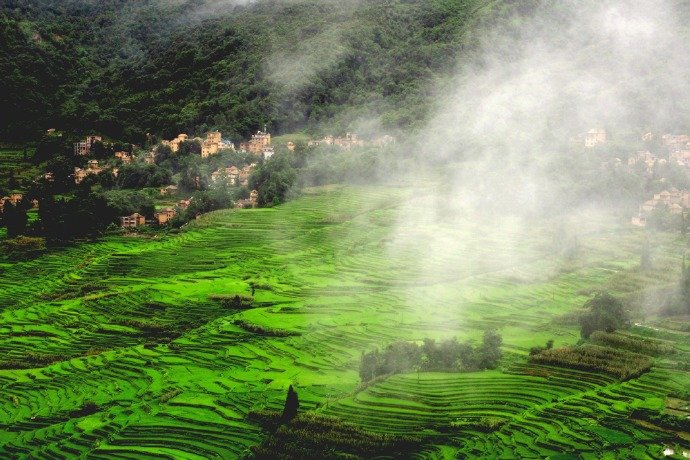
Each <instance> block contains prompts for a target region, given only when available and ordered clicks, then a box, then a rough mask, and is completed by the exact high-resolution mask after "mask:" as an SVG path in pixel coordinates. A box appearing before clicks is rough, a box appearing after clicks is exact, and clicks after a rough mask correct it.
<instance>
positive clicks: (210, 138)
mask: <svg viewBox="0 0 690 460" xmlns="http://www.w3.org/2000/svg"><path fill="white" fill-rule="evenodd" d="M220 148H221V133H220V131H211V132H210V133H208V134H206V139H205V140H203V141H202V142H201V157H202V158H208V157H209V156H210V155H215V154H216V153H218V151H219V150H220Z"/></svg>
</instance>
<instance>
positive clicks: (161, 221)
mask: <svg viewBox="0 0 690 460" xmlns="http://www.w3.org/2000/svg"><path fill="white" fill-rule="evenodd" d="M176 214H177V212H176V211H175V210H174V209H173V208H163V209H161V210H160V211H158V212H156V213H154V214H153V218H154V219H155V220H156V222H157V223H158V225H165V224H167V223H168V222H170V220H171V219H172V218H173V217H175V215H176Z"/></svg>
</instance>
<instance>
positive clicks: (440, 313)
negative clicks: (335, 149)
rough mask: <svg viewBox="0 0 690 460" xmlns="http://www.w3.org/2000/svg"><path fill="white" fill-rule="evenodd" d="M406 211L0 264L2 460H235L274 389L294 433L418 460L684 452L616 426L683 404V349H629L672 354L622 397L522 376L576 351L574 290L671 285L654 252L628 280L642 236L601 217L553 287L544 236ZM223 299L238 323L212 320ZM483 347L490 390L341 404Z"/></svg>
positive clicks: (427, 384) (670, 246)
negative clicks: (380, 374)
mask: <svg viewBox="0 0 690 460" xmlns="http://www.w3.org/2000/svg"><path fill="white" fill-rule="evenodd" d="M405 203H407V201H406V192H405V191H403V190H398V189H393V188H379V187H361V188H340V187H329V188H322V189H314V190H308V191H307V192H306V193H305V194H304V196H302V197H301V198H299V199H297V200H295V201H293V202H290V203H288V204H286V205H283V206H279V207H277V208H273V209H253V210H243V211H236V210H226V211H219V212H214V213H211V214H208V215H204V216H203V217H202V218H200V219H198V220H196V221H194V222H192V223H190V224H188V225H187V226H186V227H185V228H184V229H183V231H182V232H180V233H179V234H175V235H169V236H162V235H161V236H159V237H157V238H136V237H131V236H112V237H108V238H106V239H103V240H101V241H98V242H94V243H83V244H79V245H75V246H71V247H66V248H63V249H60V250H59V251H54V252H50V253H48V254H44V255H42V256H40V257H39V258H37V259H35V260H32V261H28V262H21V263H12V262H10V261H4V262H0V305H2V309H1V310H0V356H1V357H2V361H3V362H5V363H6V362H10V363H11V362H19V363H21V365H15V366H11V365H10V366H5V367H6V368H5V369H2V370H0V385H1V386H2V390H3V391H2V396H0V456H2V457H8V458H36V457H39V458H50V457H53V458H71V457H78V456H88V457H89V458H118V457H126V458H155V457H161V456H164V457H169V458H170V457H172V458H190V459H191V458H233V457H240V456H242V455H245V454H246V453H248V452H249V449H250V447H251V446H256V445H258V444H259V443H261V441H262V440H263V439H264V438H265V434H264V433H263V432H262V430H261V428H260V426H258V424H256V423H254V422H253V421H252V420H249V419H247V417H246V416H247V414H248V413H250V412H251V411H262V410H280V409H282V404H283V401H284V399H285V392H286V390H287V387H288V385H290V384H292V385H294V386H295V388H296V389H297V392H298V394H299V397H300V410H301V412H303V413H304V412H310V413H313V414H317V415H319V416H335V417H339V418H341V419H344V420H345V421H347V422H348V423H349V424H351V425H353V426H355V427H357V428H358V429H361V430H365V431H366V432H367V433H378V434H396V435H400V436H412V435H414V436H417V435H423V437H424V439H425V440H429V442H428V443H426V444H425V445H424V446H421V450H420V451H419V452H418V453H417V455H418V456H419V457H441V456H453V455H458V456H461V457H467V456H470V457H471V456H484V457H504V458H514V457H546V456H549V455H557V454H561V453H568V452H571V453H572V452H579V451H581V452H584V453H585V455H590V456H591V457H592V458H594V457H596V456H605V455H609V456H612V455H618V453H620V455H621V456H623V457H645V456H646V457H658V456H659V455H660V453H661V451H663V449H664V446H667V445H676V444H675V443H680V442H681V441H678V440H677V438H676V437H674V435H673V434H671V433H668V432H664V431H657V430H654V429H652V428H649V427H644V426H641V425H639V424H638V423H636V422H635V421H634V420H630V419H629V418H628V416H629V414H630V413H631V412H632V410H633V406H634V405H635V404H639V403H641V402H644V401H647V400H649V399H650V398H656V399H659V400H661V401H663V400H664V398H665V396H666V395H667V394H670V393H672V392H675V394H677V395H683V394H684V393H683V390H684V389H685V390H686V391H687V388H688V387H689V385H688V383H689V381H688V375H689V374H688V372H687V371H685V370H683V369H679V368H678V363H679V362H681V361H682V360H683V359H684V358H685V356H686V355H685V353H686V352H689V351H690V344H689V343H688V342H687V333H686V332H683V331H682V330H677V329H679V328H680V327H679V328H675V329H674V328H671V327H662V326H661V325H654V326H653V327H654V328H655V329H650V328H648V327H637V328H633V329H632V330H631V331H629V332H628V334H633V335H636V336H639V337H646V338H648V339H649V340H650V341H652V340H654V341H664V342H668V343H674V344H678V345H676V353H674V354H672V355H669V356H664V357H662V358H658V362H657V365H655V366H654V367H653V368H652V370H651V371H650V372H648V373H646V374H644V375H642V376H640V377H639V378H635V379H631V380H629V381H626V382H620V381H618V380H617V379H615V378H613V377H610V376H607V375H606V374H603V373H597V372H585V371H578V370H573V369H566V368H561V367H556V366H550V365H540V364H535V363H532V364H528V363H527V359H526V358H527V353H528V351H529V348H530V347H532V346H534V345H541V344H543V343H545V342H546V341H547V340H548V339H551V338H553V339H554V340H555V346H556V347H562V346H568V345H573V344H575V343H576V342H577V340H578V339H579V330H578V327H577V325H576V324H573V323H568V322H566V321H562V318H564V317H566V316H567V315H569V314H572V312H574V311H576V310H577V309H579V307H580V306H581V305H582V304H583V303H584V301H585V300H586V299H587V298H588V297H587V294H588V293H589V292H592V290H594V289H598V288H609V289H611V290H612V291H613V292H614V293H616V294H619V295H621V296H625V295H629V294H631V293H632V292H633V289H635V288H638V287H639V284H640V283H644V284H645V285H646V286H647V285H648V286H654V285H655V283H662V282H663V283H665V282H669V281H671V280H672V279H673V276H675V275H674V272H672V271H670V270H665V269H663V267H665V266H669V267H673V268H674V269H677V268H678V267H679V266H680V263H679V257H680V254H681V250H682V249H683V248H684V247H685V246H684V243H683V242H682V241H677V240H675V239H674V238H673V237H671V236H668V235H663V234H661V235H659V236H658V240H659V242H660V247H661V250H660V252H659V254H658V255H657V257H656V258H655V263H657V264H658V266H659V269H658V271H657V272H654V273H650V274H640V273H638V272H637V271H635V268H636V266H637V264H638V262H639V249H640V248H641V247H642V243H643V241H644V238H645V235H644V233H643V232H642V231H640V230H638V229H631V228H629V227H628V226H627V225H623V224H620V225H619V224H618V223H616V221H615V220H612V219H610V218H607V217H605V216H603V217H600V220H599V221H598V222H597V223H596V224H597V225H592V228H591V229H590V228H586V229H584V230H583V231H584V233H583V234H582V235H581V237H580V238H579V241H580V245H581V247H582V249H581V255H580V256H579V258H578V259H576V260H574V261H569V262H568V263H567V266H565V265H564V262H563V261H562V260H561V258H560V257H559V256H558V255H557V254H555V253H554V251H553V250H552V248H551V246H550V243H549V241H551V237H550V228H551V227H552V225H551V223H549V222H545V223H543V224H541V223H540V224H538V225H517V224H516V225H511V226H508V227H506V228H500V229H495V228H492V227H487V224H486V223H484V222H464V223H462V225H460V226H458V225H457V222H453V221H445V220H442V222H441V223H439V222H438V221H437V219H436V218H434V216H428V219H425V218H424V217H425V216H426V214H425V212H426V210H429V209H431V207H430V206H427V205H424V204H422V205H421V206H418V205H417V204H415V205H414V207H413V209H411V208H409V207H408V206H407V205H406V204H405ZM415 212H417V213H421V215H420V214H416V215H415V214H414V213H415ZM420 241H422V242H424V244H419V242H420ZM451 245H452V247H453V250H452V251H450V250H448V247H450V246H451ZM628 277H635V279H636V280H638V281H637V282H636V283H629V282H627V280H628ZM664 277H666V278H664ZM659 279H661V281H659ZM252 286H253V287H254V293H252ZM235 295H239V296H245V297H246V298H247V299H249V298H250V296H251V298H253V301H252V302H251V304H248V302H244V303H242V305H241V308H232V307H228V306H227V305H224V303H227V302H223V300H224V299H228V298H233V299H234V296H235ZM241 298H243V297H241ZM647 324H652V323H649V322H647V323H645V326H646V325H647ZM654 324H656V323H654ZM667 326H668V325H667ZM488 327H496V328H498V329H499V330H500V332H501V334H502V335H503V337H504V352H505V354H506V358H505V359H504V362H503V363H502V366H501V369H499V370H496V371H486V372H479V373H469V374H436V373H421V374H420V375H417V374H406V375H398V376H394V377H391V378H389V379H386V380H384V381H381V382H377V383H374V384H372V385H370V386H368V387H366V388H364V389H361V388H359V385H360V382H359V378H358V373H357V368H358V363H359V357H360V354H361V352H362V351H366V350H369V349H371V348H373V347H375V346H379V347H380V346H385V345H386V344H388V343H391V342H394V341H398V340H408V341H415V340H421V339H423V338H424V337H432V338H435V339H437V340H443V339H445V338H449V337H458V339H459V340H461V341H464V340H468V339H469V340H475V341H478V340H480V338H481V335H482V333H483V331H484V329H485V328H488ZM680 329H682V328H680ZM654 343H656V342H654ZM32 353H33V354H32ZM32 356H33V357H34V358H36V359H34V361H35V364H34V366H35V367H30V368H23V367H26V365H25V364H27V365H28V364H29V363H27V360H29V359H30V358H31V357H32ZM45 357H49V358H50V362H48V361H41V360H43V359H45ZM53 361H54V362H53ZM358 390H359V391H358ZM676 406H677V407H683V405H682V403H678V404H677V405H676ZM674 407H675V406H674ZM84 408H88V409H89V410H86V411H85V410H84ZM487 426H489V427H490V429H487V428H486V427H487ZM482 430H484V431H488V433H487V432H484V431H482ZM685 445H687V444H685ZM614 452H615V453H616V454H614Z"/></svg>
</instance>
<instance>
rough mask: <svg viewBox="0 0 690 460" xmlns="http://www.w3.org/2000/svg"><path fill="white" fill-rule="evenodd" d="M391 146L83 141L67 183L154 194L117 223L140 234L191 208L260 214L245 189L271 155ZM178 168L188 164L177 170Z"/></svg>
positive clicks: (50, 133)
mask: <svg viewBox="0 0 690 460" xmlns="http://www.w3.org/2000/svg"><path fill="white" fill-rule="evenodd" d="M45 136H46V139H49V140H50V139H54V140H55V139H60V138H61V137H62V136H63V133H62V132H60V131H58V130H56V129H49V130H47V131H46V133H45ZM394 142H395V139H394V138H393V137H392V136H388V135H386V136H383V137H381V138H376V139H371V140H369V141H364V140H362V139H360V138H359V137H358V136H357V135H356V134H355V133H347V134H346V135H345V136H343V137H340V136H333V135H327V136H325V137H323V138H322V139H316V140H303V141H297V142H296V141H294V140H287V141H283V142H281V143H280V145H276V144H275V141H274V138H273V137H272V135H271V133H270V132H268V130H267V128H266V127H264V128H263V130H258V131H256V132H255V133H254V134H253V135H251V137H250V138H249V139H248V140H247V141H244V142H240V143H239V144H235V143H234V142H232V141H231V140H229V139H225V138H223V135H222V133H221V132H220V131H217V130H216V131H210V132H208V133H206V134H205V135H204V136H203V137H191V136H189V135H187V134H186V133H180V134H178V135H177V136H176V137H174V138H172V139H158V138H155V137H154V136H150V138H149V142H147V145H148V147H146V148H141V147H139V146H137V145H133V144H121V143H115V142H111V141H108V140H106V139H105V138H104V137H103V136H100V135H88V136H86V137H84V138H83V139H81V140H78V141H76V142H74V143H73V144H72V147H71V152H72V155H73V158H74V160H72V163H73V164H76V165H75V166H73V167H72V170H71V173H69V175H68V176H67V179H68V180H69V181H71V183H72V184H73V186H72V187H75V188H79V187H83V186H87V187H91V186H92V185H99V186H100V187H105V189H107V190H110V189H114V188H113V187H115V189H117V188H118V186H117V184H122V185H121V186H120V187H119V188H121V187H124V188H126V189H129V190H142V191H144V190H150V189H151V188H154V187H155V189H156V190H157V191H158V193H156V195H155V196H153V195H149V196H150V197H151V199H153V202H154V204H155V208H154V209H153V210H152V211H146V212H144V210H143V209H144V208H141V210H136V211H135V212H133V213H131V214H122V215H119V216H118V217H117V222H118V224H119V226H120V227H121V228H122V229H125V230H127V231H132V230H136V229H138V228H141V227H145V226H153V227H162V226H168V225H170V224H172V223H175V225H179V224H180V222H183V221H180V216H182V215H184V214H186V213H187V210H189V209H190V208H195V209H194V212H193V213H192V214H191V215H190V216H186V217H185V219H188V218H189V217H192V218H194V217H198V216H199V213H200V212H204V210H206V211H208V210H210V209H213V208H218V207H219V206H221V207H234V208H237V209H242V208H254V207H257V206H258V205H259V204H260V194H259V190H257V189H256V188H249V187H250V185H251V178H252V175H253V174H254V173H255V172H256V171H257V168H259V167H260V166H262V165H264V164H266V162H267V161H269V160H270V159H271V158H273V157H274V155H275V154H276V152H283V153H284V154H286V155H290V154H296V152H298V151H303V150H304V149H305V148H309V149H312V150H313V149H317V148H325V149H328V148H331V149H335V150H340V151H350V150H352V149H356V148H363V147H378V148H382V147H385V146H387V145H389V144H392V143H394ZM183 160H184V161H185V163H180V162H182V161H183ZM165 165H168V166H165ZM162 166H165V168H172V169H171V170H170V171H166V169H165V168H164V169H161V167H162ZM147 168H148V169H147ZM133 171H134V173H137V171H138V172H139V173H142V171H143V173H145V174H149V175H148V176H145V177H144V178H143V179H142V177H138V178H137V177H134V178H132V174H133ZM60 175H62V176H63V177H64V172H62V173H61V174H60V173H58V172H57V171H54V170H51V169H48V170H46V171H45V172H43V173H42V174H41V175H40V176H39V177H37V178H36V180H35V183H36V184H37V185H40V184H46V186H49V187H55V186H57V184H56V185H52V184H55V182H56V178H57V177H58V176H60ZM146 177H148V179H146ZM144 179H146V180H144ZM142 180H143V182H142ZM198 190H226V192H223V193H225V194H226V196H228V197H230V199H229V201H227V200H228V198H225V199H223V201H224V202H225V203H224V204H220V203H219V204H216V205H212V206H211V208H209V204H208V203H205V202H199V203H197V202H196V201H195V200H197V199H200V198H195V193H194V192H195V191H198ZM147 193H148V192H147ZM227 193H230V195H227ZM22 200H23V194H22V193H19V192H17V193H12V194H10V195H9V196H5V197H3V198H2V199H1V200H0V213H2V212H3V211H4V209H5V203H8V205H9V204H11V205H12V206H13V207H15V208H17V209H18V208H19V207H20V206H23V205H22V203H23V201H22ZM39 204H40V203H39V200H37V199H35V198H33V199H32V200H31V207H32V208H34V209H37V208H38V206H39ZM195 204H196V205H197V206H195ZM135 208H136V206H135ZM197 208H199V209H197Z"/></svg>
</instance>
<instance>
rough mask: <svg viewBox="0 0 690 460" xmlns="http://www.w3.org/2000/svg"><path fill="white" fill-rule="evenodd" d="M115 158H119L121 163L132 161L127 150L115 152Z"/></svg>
mask: <svg viewBox="0 0 690 460" xmlns="http://www.w3.org/2000/svg"><path fill="white" fill-rule="evenodd" d="M115 158H117V159H118V160H121V161H122V163H124V164H126V165H128V164H130V163H131V162H132V155H130V154H129V153H127V152H115Z"/></svg>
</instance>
